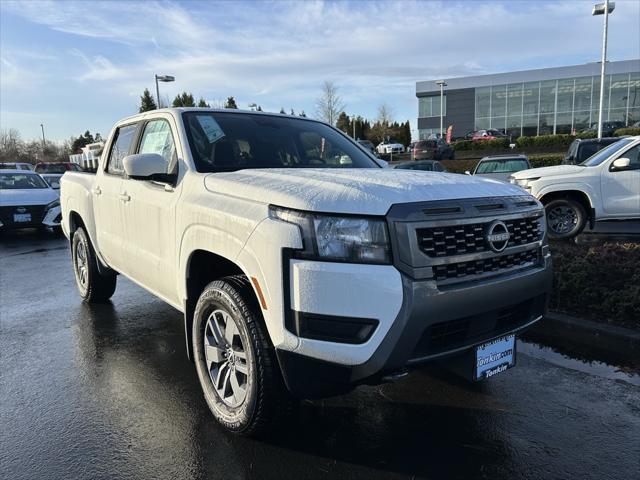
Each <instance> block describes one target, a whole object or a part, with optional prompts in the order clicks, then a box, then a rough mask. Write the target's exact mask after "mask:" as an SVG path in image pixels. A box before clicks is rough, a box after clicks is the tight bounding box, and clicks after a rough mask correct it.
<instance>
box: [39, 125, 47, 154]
mask: <svg viewBox="0 0 640 480" xmlns="http://www.w3.org/2000/svg"><path fill="white" fill-rule="evenodd" d="M40 128H41V129H42V154H43V155H44V148H45V145H46V144H47V142H46V141H45V139H44V125H43V124H40Z"/></svg>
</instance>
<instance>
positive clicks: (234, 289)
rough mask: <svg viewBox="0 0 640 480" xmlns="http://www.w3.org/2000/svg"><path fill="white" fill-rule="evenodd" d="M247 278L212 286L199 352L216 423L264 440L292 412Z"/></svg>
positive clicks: (199, 330) (196, 322)
mask: <svg viewBox="0 0 640 480" xmlns="http://www.w3.org/2000/svg"><path fill="white" fill-rule="evenodd" d="M260 315H261V312H260V307H259V306H258V304H257V302H256V300H255V296H254V293H253V289H252V287H251V284H250V283H249V281H248V279H247V278H246V277H244V276H233V277H226V278H224V279H222V280H216V281H214V282H211V283H210V284H209V285H207V286H206V287H205V289H204V291H203V292H202V294H201V295H200V298H199V299H198V303H197V305H196V308H195V312H194V318H193V337H192V342H193V351H194V357H195V363H196V370H197V373H198V379H199V380H200V385H201V387H202V390H203V392H204V397H205V400H206V401H207V404H208V405H209V409H210V410H211V412H212V413H213V416H214V417H215V418H216V420H217V421H218V422H219V423H220V424H221V425H222V426H224V427H225V428H226V429H228V430H230V431H232V432H234V433H240V434H243V435H259V434H260V433H263V432H265V431H266V430H267V429H268V428H269V427H270V426H272V425H274V424H275V423H276V420H277V419H278V418H279V417H280V416H281V415H282V414H283V413H286V412H287V411H288V409H289V408H288V407H290V406H291V405H292V400H291V398H290V396H289V395H288V392H287V391H286V389H285V386H284V382H283V379H282V375H281V373H280V370H279V368H278V363H277V360H276V358H275V352H274V349H273V347H272V346H271V344H270V342H269V340H268V337H267V332H266V331H265V329H264V327H263V325H262V322H261V319H260Z"/></svg>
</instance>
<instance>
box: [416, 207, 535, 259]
mask: <svg viewBox="0 0 640 480" xmlns="http://www.w3.org/2000/svg"><path fill="white" fill-rule="evenodd" d="M504 223H505V224H506V226H507V229H508V230H509V234H510V238H509V243H508V245H507V246H508V247H512V246H517V245H525V244H527V243H532V242H535V241H537V240H540V238H541V237H542V232H541V229H540V218H533V217H529V218H518V219H512V220H506V221H505V222H504ZM490 224H491V222H483V223H469V224H465V225H455V226H443V227H428V228H419V229H417V230H416V235H417V236H418V246H419V247H420V250H421V251H422V252H423V253H424V254H425V255H428V256H429V257H449V256H454V255H462V254H465V253H476V252H484V251H487V250H488V247H487V244H486V242H485V239H484V236H485V232H486V230H487V228H488V227H489V225H490Z"/></svg>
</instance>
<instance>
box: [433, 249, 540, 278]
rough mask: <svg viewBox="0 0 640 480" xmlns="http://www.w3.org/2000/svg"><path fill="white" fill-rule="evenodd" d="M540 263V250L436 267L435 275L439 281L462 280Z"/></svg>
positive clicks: (434, 268) (434, 269)
mask: <svg viewBox="0 0 640 480" xmlns="http://www.w3.org/2000/svg"><path fill="white" fill-rule="evenodd" d="M537 262H538V249H535V250H527V251H524V252H519V253H513V254H510V255H501V256H496V257H490V258H485V259H482V260H473V261H470V262H457V263H450V264H448V265H435V266H434V267H433V275H434V277H435V279H436V280H437V281H442V280H449V279H454V278H462V277H467V276H470V275H481V274H486V273H491V272H501V271H505V270H509V269H512V268H514V267H521V268H522V267H526V266H531V265H535V264H536V263H537Z"/></svg>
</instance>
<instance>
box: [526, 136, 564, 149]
mask: <svg viewBox="0 0 640 480" xmlns="http://www.w3.org/2000/svg"><path fill="white" fill-rule="evenodd" d="M575 138H576V137H574V136H573V135H540V136H538V137H518V138H517V140H516V147H517V148H519V149H526V148H549V147H553V148H558V149H561V150H566V149H567V148H569V145H571V142H573V141H574V140H575Z"/></svg>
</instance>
